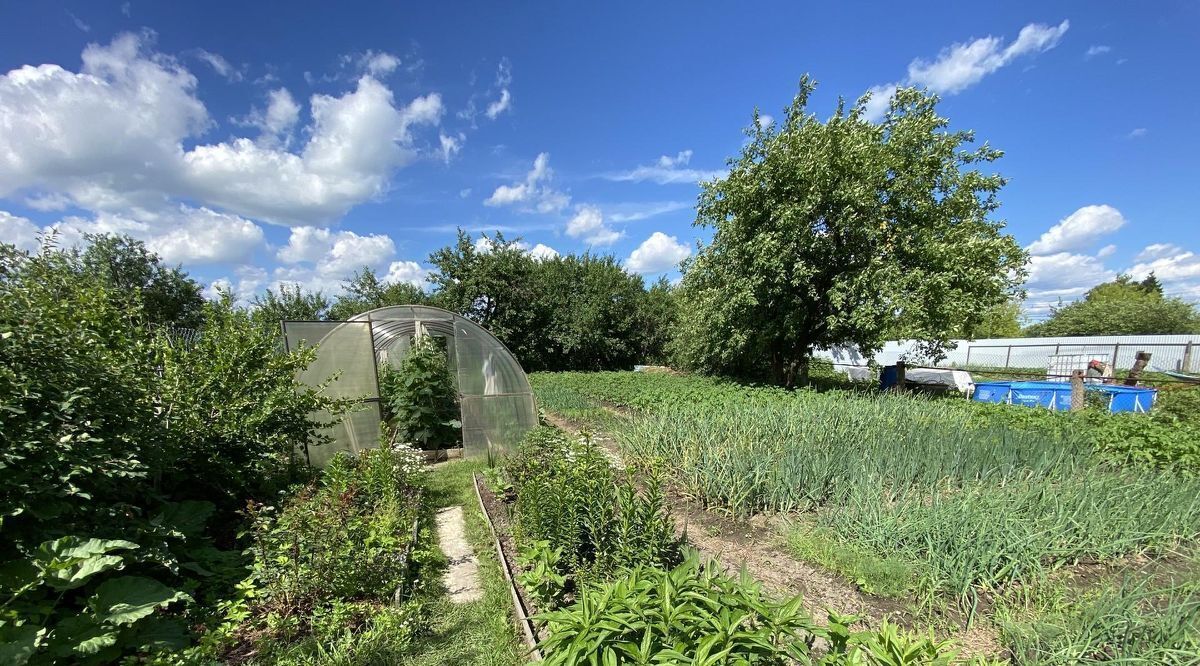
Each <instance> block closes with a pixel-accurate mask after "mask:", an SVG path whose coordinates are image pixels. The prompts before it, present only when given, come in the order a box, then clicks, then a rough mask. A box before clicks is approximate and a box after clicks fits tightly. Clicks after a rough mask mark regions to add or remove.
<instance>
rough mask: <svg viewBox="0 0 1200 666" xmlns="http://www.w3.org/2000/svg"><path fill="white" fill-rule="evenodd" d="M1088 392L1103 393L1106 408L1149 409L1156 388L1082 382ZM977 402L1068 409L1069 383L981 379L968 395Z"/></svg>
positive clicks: (1069, 400)
mask: <svg viewBox="0 0 1200 666" xmlns="http://www.w3.org/2000/svg"><path fill="white" fill-rule="evenodd" d="M1084 388H1085V389H1086V390H1087V391H1088V392H1089V393H1103V394H1105V395H1106V396H1107V397H1108V411H1110V412H1112V413H1114V414H1116V413H1117V412H1148V411H1150V408H1151V407H1153V406H1154V399H1155V397H1156V396H1157V395H1158V391H1157V390H1156V389H1152V388H1140V387H1135V386H1116V385H1113V384H1085V385H1084ZM971 399H972V400H975V401H977V402H994V403H998V404H1000V403H1002V404H1009V405H1025V406H1026V407H1044V408H1046V409H1052V410H1056V411H1064V412H1065V411H1069V410H1070V409H1071V383H1070V382H982V383H978V384H976V385H975V393H974V394H973V395H972V396H971Z"/></svg>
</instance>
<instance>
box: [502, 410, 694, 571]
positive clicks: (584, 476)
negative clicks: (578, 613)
mask: <svg viewBox="0 0 1200 666" xmlns="http://www.w3.org/2000/svg"><path fill="white" fill-rule="evenodd" d="M505 470H506V473H507V476H508V478H510V479H511V482H512V484H513V489H514V491H515V492H516V495H517V500H516V503H515V504H514V505H513V515H514V519H515V520H514V522H515V530H514V531H515V536H516V538H517V541H518V543H519V544H523V545H526V546H527V547H532V545H533V544H536V543H538V542H545V544H546V548H549V549H552V550H556V551H558V552H559V553H560V556H559V558H558V560H557V562H558V564H557V567H556V568H557V570H558V572H559V573H561V574H564V575H570V576H572V577H575V578H581V579H589V578H599V579H606V578H608V577H610V576H611V575H613V574H614V573H616V572H619V571H621V570H623V569H627V568H632V567H635V566H639V565H655V566H670V565H672V564H674V563H675V562H676V561H678V543H677V541H676V539H675V529H674V524H673V523H672V522H671V520H670V518H669V517H668V516H667V514H666V511H665V508H664V505H663V494H662V487H661V483H659V482H658V481H656V480H654V479H653V478H652V479H651V481H650V482H649V483H648V484H646V486H645V488H644V489H643V490H641V491H638V490H637V489H636V488H635V486H634V482H633V480H632V478H630V477H627V476H626V477H622V476H620V475H618V474H617V473H615V472H614V471H613V469H612V463H611V461H610V460H609V459H608V457H607V456H606V455H604V453H603V452H601V450H600V449H599V447H598V446H597V445H596V444H595V443H593V442H592V441H591V440H590V439H589V438H587V437H580V438H573V437H569V436H567V435H566V434H565V433H563V432H562V431H561V430H558V429H557V428H547V427H541V428H537V429H535V430H533V431H532V432H530V433H529V434H528V435H527V436H526V438H525V440H524V441H522V443H521V445H520V447H519V448H518V451H517V453H516V455H515V456H513V457H512V458H511V459H510V460H509V461H508V462H507V464H506V467H505ZM576 582H577V581H576Z"/></svg>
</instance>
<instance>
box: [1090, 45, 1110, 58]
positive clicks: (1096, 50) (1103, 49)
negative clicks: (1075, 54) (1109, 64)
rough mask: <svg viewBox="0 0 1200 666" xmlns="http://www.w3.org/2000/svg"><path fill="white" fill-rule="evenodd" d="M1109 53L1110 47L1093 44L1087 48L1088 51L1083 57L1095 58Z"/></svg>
mask: <svg viewBox="0 0 1200 666" xmlns="http://www.w3.org/2000/svg"><path fill="white" fill-rule="evenodd" d="M1109 51H1112V47H1111V46H1107V45H1105V44H1095V45H1093V46H1089V47H1088V50H1087V51H1086V52H1085V53H1084V54H1083V55H1084V57H1087V58H1095V57H1096V56H1098V55H1104V54H1105V53H1108V52H1109Z"/></svg>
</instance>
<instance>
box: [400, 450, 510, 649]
mask: <svg viewBox="0 0 1200 666" xmlns="http://www.w3.org/2000/svg"><path fill="white" fill-rule="evenodd" d="M481 468H482V465H481V464H478V463H469V462H450V463H445V464H442V465H439V466H438V467H437V468H436V469H435V470H434V471H433V473H432V474H431V475H430V479H429V497H430V501H431V503H432V505H433V506H434V507H437V508H440V507H445V506H454V505H462V507H463V513H464V516H465V518H466V524H467V540H468V541H469V542H470V543H471V546H472V547H473V548H474V549H475V556H476V557H477V558H478V559H479V574H480V578H481V579H482V581H483V590H484V594H483V599H481V600H479V601H476V602H473V603H469V604H452V603H450V602H449V601H448V600H447V599H445V597H444V596H441V597H439V598H438V599H437V600H436V601H435V602H434V605H433V607H432V608H430V609H429V610H430V612H429V617H430V618H431V626H430V631H429V633H428V634H427V635H425V636H423V637H422V638H420V639H418V641H417V643H416V645H415V646H414V649H413V656H412V657H411V658H408V659H405V660H404V661H403V662H401V663H403V664H406V665H409V666H425V665H428V666H435V665H437V666H440V665H447V666H456V665H466V664H472V665H474V664H478V665H480V666H511V665H514V664H522V663H525V659H524V648H523V646H522V645H521V644H520V643H519V642H518V640H517V635H516V630H515V628H514V627H513V623H512V613H513V610H512V597H511V596H510V594H509V591H508V586H507V583H506V582H505V580H504V575H503V574H502V573H501V571H500V564H499V560H498V558H497V556H496V549H495V546H494V545H493V543H492V537H491V534H490V533H489V531H488V528H487V524H486V523H485V522H484V519H483V515H482V514H481V513H480V511H479V501H478V500H477V499H476V497H475V490H474V488H473V486H472V483H471V477H472V474H474V473H475V472H476V471H478V470H479V469H481ZM430 575H433V576H437V575H440V572H439V573H436V574H435V573H431V574H430ZM439 584H440V583H439Z"/></svg>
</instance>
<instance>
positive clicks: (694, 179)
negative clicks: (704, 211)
mask: <svg viewBox="0 0 1200 666" xmlns="http://www.w3.org/2000/svg"><path fill="white" fill-rule="evenodd" d="M691 161H692V151H691V150H682V151H680V152H679V153H677V154H676V155H675V156H674V157H671V156H670V155H662V156H661V157H659V158H658V161H657V162H655V163H654V164H648V165H642V166H639V167H636V168H634V169H632V170H630V171H622V172H619V173H612V174H607V175H606V176H605V177H606V178H608V179H609V180H616V181H632V182H635V183H640V182H642V181H645V180H649V181H653V182H655V183H658V184H659V185H668V184H673V183H689V184H693V185H694V184H696V183H698V182H700V181H702V180H711V179H713V178H719V177H721V176H723V175H725V172H724V171H706V170H702V169H692V168H689V167H688V165H689V164H690V163H691Z"/></svg>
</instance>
